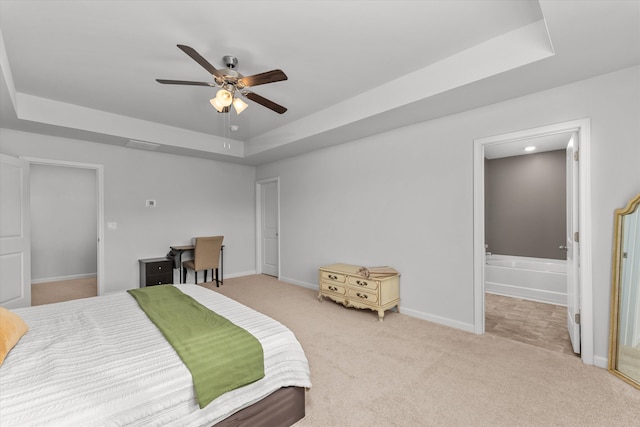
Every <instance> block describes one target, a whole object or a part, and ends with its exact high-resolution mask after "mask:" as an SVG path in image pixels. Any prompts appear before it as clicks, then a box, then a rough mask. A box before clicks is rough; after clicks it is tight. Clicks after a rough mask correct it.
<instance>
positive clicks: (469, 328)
mask: <svg viewBox="0 0 640 427" xmlns="http://www.w3.org/2000/svg"><path fill="white" fill-rule="evenodd" d="M280 280H282V281H283V282H287V283H291V284H294V285H298V286H302V287H304V288H308V289H313V290H314V291H317V290H318V285H317V284H315V283H314V284H311V283H307V282H302V281H300V280H295V279H291V278H289V277H281V278H280ZM400 312H401V313H402V314H406V315H407V316H411V317H416V318H418V319H422V320H426V321H428V322H433V323H438V324H440V325H444V326H449V327H451V328H455V329H461V330H463V331H466V332H473V330H474V329H473V324H471V323H464V322H459V321H457V320H453V319H449V318H446V317H441V316H436V315H435V314H429V313H425V312H423V311H418V310H413V309H410V308H405V307H402V306H400Z"/></svg>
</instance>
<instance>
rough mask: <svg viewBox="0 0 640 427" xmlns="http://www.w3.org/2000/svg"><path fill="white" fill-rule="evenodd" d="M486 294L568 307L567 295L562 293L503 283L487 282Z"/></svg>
mask: <svg viewBox="0 0 640 427" xmlns="http://www.w3.org/2000/svg"><path fill="white" fill-rule="evenodd" d="M484 290H485V292H488V293H490V294H496V295H502V296H505V297H512V298H520V299H526V300H529V301H535V302H543V303H546V304H554V305H563V306H566V305H567V294H566V293H561V292H552V291H543V290H540V289H534V288H523V287H520V286H511V285H505V284H502V283H494V282H486V283H485V284H484Z"/></svg>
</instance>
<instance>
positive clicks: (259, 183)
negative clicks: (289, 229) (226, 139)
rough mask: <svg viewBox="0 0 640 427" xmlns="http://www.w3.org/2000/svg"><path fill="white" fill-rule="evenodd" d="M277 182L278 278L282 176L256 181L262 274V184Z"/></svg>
mask: <svg viewBox="0 0 640 427" xmlns="http://www.w3.org/2000/svg"><path fill="white" fill-rule="evenodd" d="M273 182H275V184H276V195H277V196H276V198H277V200H276V208H277V210H278V215H277V216H278V279H280V276H281V270H282V269H281V265H280V259H281V258H280V237H281V233H280V177H279V176H276V177H274V178H266V179H261V180H259V181H256V273H257V274H262V257H263V254H262V186H263V185H265V184H270V183H273Z"/></svg>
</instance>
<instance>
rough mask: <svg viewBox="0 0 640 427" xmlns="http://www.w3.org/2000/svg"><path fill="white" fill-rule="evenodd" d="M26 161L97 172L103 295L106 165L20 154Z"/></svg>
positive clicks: (99, 266) (100, 289) (100, 291)
mask: <svg viewBox="0 0 640 427" xmlns="http://www.w3.org/2000/svg"><path fill="white" fill-rule="evenodd" d="M20 158H21V159H23V160H24V161H27V162H29V163H30V164H36V165H45V166H63V167H69V168H79V169H92V170H94V171H95V173H96V199H97V205H98V206H97V213H96V215H97V224H98V230H97V238H98V242H97V251H98V259H97V270H98V271H97V273H96V274H97V279H98V285H97V291H98V295H102V294H103V293H104V166H103V165H99V164H95V163H80V162H69V161H66V160H52V159H42V158H38V157H26V156H25V157H23V156H20Z"/></svg>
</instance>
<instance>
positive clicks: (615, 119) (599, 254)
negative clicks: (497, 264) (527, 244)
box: [256, 67, 640, 363]
mask: <svg viewBox="0 0 640 427" xmlns="http://www.w3.org/2000/svg"><path fill="white" fill-rule="evenodd" d="M585 117H590V118H591V131H592V135H591V142H592V150H591V153H592V158H593V159H592V165H591V170H592V212H591V214H592V221H593V261H594V265H593V285H594V294H593V301H594V307H593V309H594V355H595V357H596V358H600V363H601V362H602V358H604V359H606V357H607V351H608V337H609V298H610V280H611V279H610V278H611V275H610V272H611V249H612V229H613V210H614V209H615V208H617V207H621V206H625V205H626V203H627V201H628V200H629V199H631V197H632V196H633V195H634V194H635V193H637V192H638V191H640V168H639V167H638V163H639V161H640V120H639V119H638V118H639V117H640V68H639V67H633V68H629V69H625V70H621V71H619V72H616V73H612V74H608V75H604V76H601V77H598V78H594V79H589V80H585V81H582V82H577V83H574V84H570V85H567V86H562V87H558V88H555V89H551V90H547V91H543V92H539V93H536V94H533V95H529V96H525V97H521V98H516V99H513V100H510V101H506V102H502V103H499V104H494V105H491V106H488V107H484V108H479V109H476V110H472V111H468V112H465V113H461V114H457V115H452V116H448V117H443V118H440V119H436V120H432V121H429V122H423V123H420V124H417V125H413V126H408V127H405V128H401V129H397V130H394V131H390V132H386V133H383V134H378V135H375V136H371V137H367V138H364V139H362V140H358V141H353V142H351V143H348V144H345V145H341V146H337V147H332V148H329V149H325V150H320V151H316V152H313V153H310V154H306V155H302V156H298V157H295V158H291V159H285V160H282V161H278V162H274V163H271V164H268V165H263V166H260V167H258V169H257V172H256V178H257V179H266V178H271V177H276V176H279V177H280V185H281V228H282V229H281V233H280V237H281V245H282V248H281V251H282V252H281V256H282V258H281V262H282V271H281V274H282V277H283V279H284V280H289V281H291V282H294V283H298V284H303V285H307V286H317V284H316V282H317V278H316V275H317V268H318V267H319V266H321V265H323V264H328V263H333V262H345V263H352V264H357V265H367V266H374V265H387V264H388V265H392V266H394V267H396V268H397V269H398V270H399V271H400V272H401V273H402V279H401V298H402V300H401V306H402V309H403V311H404V312H405V313H408V314H412V315H416V316H418V317H422V318H426V319H431V320H435V321H439V322H441V323H445V324H449V325H453V326H458V327H461V328H463V329H468V330H471V329H472V328H471V325H472V323H473V140H474V139H475V138H481V137H487V136H492V135H498V134H502V133H507V132H514V131H518V130H523V129H529V128H534V127H539V126H545V125H549V124H553V123H558V122H564V121H570V120H575V119H581V118H585Z"/></svg>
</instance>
